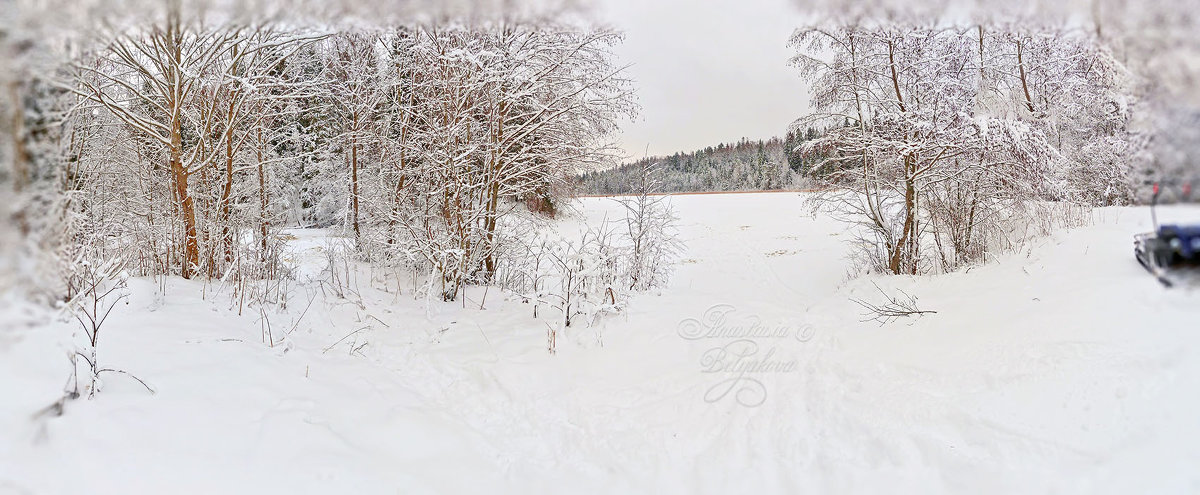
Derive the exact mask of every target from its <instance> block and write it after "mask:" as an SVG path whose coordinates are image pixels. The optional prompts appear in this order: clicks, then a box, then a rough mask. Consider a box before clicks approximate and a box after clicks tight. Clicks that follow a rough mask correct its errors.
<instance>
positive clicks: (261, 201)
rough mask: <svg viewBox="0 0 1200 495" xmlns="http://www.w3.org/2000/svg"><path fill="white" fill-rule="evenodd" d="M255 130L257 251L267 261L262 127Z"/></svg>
mask: <svg viewBox="0 0 1200 495" xmlns="http://www.w3.org/2000/svg"><path fill="white" fill-rule="evenodd" d="M257 132H258V136H257V141H258V146H257V147H256V150H255V151H256V152H257V156H256V157H257V159H258V229H259V238H260V240H259V242H261V243H262V245H261V246H260V249H261V250H260V252H259V258H260V259H261V260H262V261H263V262H266V261H267V230H268V228H267V227H268V226H269V225H270V224H269V222H268V221H267V207H268V206H269V204H268V203H267V174H266V170H265V166H264V164H263V138H262V127H259V128H258V131H257Z"/></svg>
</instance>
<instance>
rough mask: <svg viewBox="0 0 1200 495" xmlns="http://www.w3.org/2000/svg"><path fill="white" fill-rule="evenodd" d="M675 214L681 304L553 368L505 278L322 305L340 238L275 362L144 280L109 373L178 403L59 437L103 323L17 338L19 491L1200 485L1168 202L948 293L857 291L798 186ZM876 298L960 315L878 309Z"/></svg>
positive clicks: (107, 347) (1193, 371) (1029, 253)
mask: <svg viewBox="0 0 1200 495" xmlns="http://www.w3.org/2000/svg"><path fill="white" fill-rule="evenodd" d="M672 201H673V202H674V205H675V206H676V208H677V211H678V214H679V216H680V226H681V236H682V238H683V241H684V243H685V244H686V251H685V252H684V253H683V255H682V260H681V261H680V263H679V264H678V265H677V269H676V272H675V275H674V277H673V278H672V280H671V283H670V284H669V287H667V288H665V289H663V290H661V291H657V292H655V293H649V294H641V295H639V296H637V297H635V298H634V299H633V300H632V301H631V302H630V305H629V307H628V309H627V311H626V312H624V313H623V314H620V315H616V316H612V317H609V318H607V319H606V320H602V321H601V322H600V323H599V324H597V326H596V327H594V328H590V329H588V328H578V329H576V328H573V329H570V330H569V332H568V334H567V335H566V336H564V337H562V338H560V339H559V344H558V355H556V356H550V355H548V353H547V352H546V323H545V320H543V319H534V318H533V316H532V311H531V309H530V305H529V304H524V303H523V302H522V301H521V300H520V299H519V298H516V297H513V296H512V295H509V294H503V293H501V292H499V291H497V290H495V289H492V290H490V291H485V290H484V289H482V288H473V289H471V290H470V291H468V293H467V297H466V298H465V300H464V301H460V302H455V303H446V304H443V303H436V304H432V305H428V306H427V304H426V301H425V300H423V299H419V300H418V299H414V297H413V296H412V294H411V286H403V284H401V286H399V287H397V286H396V285H395V284H394V283H393V284H392V285H391V286H388V285H386V284H381V283H372V282H371V277H370V276H368V275H365V274H364V275H362V276H360V277H359V278H358V279H357V281H356V282H355V291H356V292H357V294H350V295H349V296H348V297H347V298H344V299H338V298H336V297H333V296H331V295H329V294H328V293H327V292H326V293H325V294H322V291H321V290H320V284H319V283H317V282H315V281H313V280H314V278H315V277H316V276H318V275H319V274H320V272H321V269H322V268H323V266H324V264H325V263H326V261H325V255H324V253H323V250H325V249H329V248H330V246H331V245H332V244H331V242H330V241H329V240H328V238H327V237H326V234H325V233H324V232H321V231H298V232H292V234H293V235H295V236H296V237H297V238H296V239H295V240H293V241H291V243H290V247H291V249H292V250H293V251H294V252H293V253H292V255H291V256H290V257H289V258H290V259H291V260H292V262H293V263H295V264H296V265H297V269H298V270H297V272H298V274H299V276H298V279H299V280H298V281H297V282H296V285H295V287H294V289H293V295H292V297H291V298H290V302H289V305H288V310H287V312H285V313H275V312H271V313H269V314H268V319H269V321H270V325H271V329H272V333H273V335H275V336H276V338H277V339H279V338H280V335H286V337H284V338H283V342H282V343H281V344H277V345H275V346H274V347H269V346H267V345H266V344H264V342H263V337H262V333H263V325H264V322H263V321H262V318H261V316H260V315H259V314H258V313H257V311H251V310H247V311H245V314H243V315H241V316H239V315H238V314H237V307H236V306H237V305H236V302H231V300H230V298H229V296H228V295H225V294H221V293H213V292H212V291H211V290H210V291H209V293H208V295H207V297H206V298H201V292H202V291H201V286H200V285H199V283H194V282H189V281H185V280H182V279H171V280H168V281H167V282H166V289H167V290H166V292H165V295H161V294H158V292H157V291H156V289H157V286H156V284H155V283H154V282H153V281H151V280H133V281H131V289H132V293H131V297H130V298H129V300H128V301H129V304H128V305H121V306H119V307H118V308H117V310H116V311H115V312H114V313H113V316H112V317H111V319H110V321H109V322H108V323H107V324H106V326H105V332H106V334H104V335H103V337H102V339H101V344H100V360H101V362H102V365H107V366H112V367H116V368H121V369H123V370H127V371H129V372H131V373H134V374H136V375H138V376H139V377H141V378H143V379H144V380H146V382H147V383H148V384H150V385H151V386H153V387H154V388H155V389H156V390H157V394H156V395H150V394H148V393H147V392H146V391H145V390H144V389H143V388H142V387H141V385H139V384H138V383H137V382H134V381H132V380H130V379H128V378H125V377H123V376H121V375H113V374H110V375H108V376H107V377H106V378H105V383H104V387H103V389H102V391H101V392H100V393H99V394H98V395H97V396H96V398H95V399H94V400H76V401H72V402H69V403H67V406H66V410H65V413H64V414H63V415H62V416H60V417H50V416H45V415H43V416H39V417H38V418H36V419H35V418H34V417H35V415H36V414H37V412H38V411H39V410H41V409H43V408H45V407H46V406H48V405H50V404H51V403H53V402H54V401H55V400H56V399H57V398H58V397H59V396H60V395H61V390H62V386H63V383H64V381H65V379H66V377H67V374H68V373H69V365H68V362H67V357H66V354H67V349H68V348H70V345H69V343H70V342H71V341H72V339H73V338H74V339H78V338H80V337H79V336H78V335H75V336H74V337H73V336H72V334H73V333H78V330H77V328H78V326H77V325H76V324H75V323H74V322H73V321H66V320H65V319H62V321H59V322H56V323H53V324H52V325H50V326H46V327H41V328H32V329H23V330H20V331H19V332H17V333H14V334H7V335H0V493H18V494H22V493H52V494H53V493H406V494H409V493H753V494H758V493H853V492H858V493H863V492H867V493H879V492H903V493H931V492H933V493H938V492H951V493H964V492H965V493H1048V492H1049V493H1187V492H1192V493H1194V492H1196V491H1200V470H1197V469H1196V466H1200V393H1198V391H1200V328H1198V325H1197V321H1198V320H1197V318H1198V317H1200V289H1186V288H1184V289H1177V290H1164V289H1163V288H1161V287H1160V286H1159V285H1158V283H1157V282H1156V281H1155V280H1154V279H1153V278H1152V277H1150V276H1148V275H1147V274H1146V273H1145V271H1143V269H1142V268H1141V267H1140V266H1139V265H1138V264H1137V263H1136V262H1135V261H1134V259H1133V255H1132V242H1131V237H1132V235H1133V234H1134V233H1136V232H1140V231H1145V230H1149V225H1150V217H1149V214H1148V210H1146V209H1144V208H1114V209H1103V210H1098V211H1097V212H1096V213H1095V221H1094V224H1093V225H1091V226H1088V227H1085V228H1081V229H1076V230H1073V231H1069V232H1064V233H1061V234H1059V235H1057V236H1055V237H1051V238H1045V239H1041V240H1038V241H1035V242H1034V243H1033V244H1032V245H1031V246H1030V247H1029V248H1027V249H1024V250H1022V251H1020V252H1018V253H1012V254H1008V255H1004V256H1001V257H1000V258H999V259H997V260H996V261H994V262H992V263H989V264H986V265H982V266H976V267H973V268H971V269H969V270H962V271H959V272H957V273H953V274H949V275H944V276H929V277H854V276H851V275H850V273H849V270H850V265H849V262H848V261H847V259H846V258H847V254H848V252H849V250H850V248H849V247H848V246H847V245H846V243H845V240H846V239H847V238H848V237H849V236H848V234H846V233H845V232H843V231H842V227H841V226H840V225H839V224H838V223H836V222H834V221H832V220H829V219H826V218H813V217H811V216H809V214H808V211H809V210H808V208H807V207H806V206H805V205H804V201H803V198H802V197H801V195H800V194H795V193H774V194H733V195H698V196H680V197H675V198H673V199H672ZM580 208H581V212H582V218H585V219H586V220H587V221H590V222H595V221H598V220H599V219H601V218H604V217H605V216H606V215H607V216H608V217H609V218H612V217H614V216H615V215H617V213H618V211H619V210H620V207H619V206H618V205H617V204H616V203H614V202H613V201H611V200H607V199H603V198H587V199H584V200H582V203H581V206H580ZM1160 218H1163V219H1171V218H1178V219H1185V218H1191V219H1197V218H1200V208H1195V207H1191V208H1163V209H1161V211H1160ZM579 221H580V220H579V219H574V220H567V221H565V222H564V224H563V226H562V228H563V229H567V230H569V229H571V228H573V227H574V226H576V225H577V224H578V223H579ZM874 284H878V285H879V287H880V288H882V289H883V290H885V291H887V292H888V293H895V291H896V290H903V291H904V292H906V293H908V294H911V295H913V296H915V297H917V298H918V301H919V303H918V304H919V306H920V308H921V309H925V310H931V311H936V313H931V314H927V315H925V316H923V317H920V318H914V319H903V320H899V321H896V322H894V323H891V324H888V325H882V326H881V325H880V324H878V323H876V322H871V321H867V322H863V321H860V320H862V319H863V316H862V312H863V311H862V308H860V307H859V306H858V305H857V304H855V303H854V302H853V301H852V300H851V299H863V300H866V301H875V302H878V301H879V299H880V298H881V296H880V293H879V291H878V290H877V289H876V288H875V285H874ZM210 289H211V288H210ZM310 300H312V301H313V302H312V303H311V305H310V304H309V302H308V301H310ZM481 308H482V309H481ZM0 317H3V316H0ZM735 356H740V360H739V359H735Z"/></svg>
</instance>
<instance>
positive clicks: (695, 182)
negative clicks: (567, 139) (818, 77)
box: [578, 128, 823, 194]
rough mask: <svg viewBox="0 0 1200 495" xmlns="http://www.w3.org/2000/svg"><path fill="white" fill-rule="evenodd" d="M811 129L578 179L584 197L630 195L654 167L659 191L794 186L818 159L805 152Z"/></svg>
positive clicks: (639, 162)
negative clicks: (647, 167) (648, 169)
mask: <svg viewBox="0 0 1200 495" xmlns="http://www.w3.org/2000/svg"><path fill="white" fill-rule="evenodd" d="M819 135H820V133H819V132H818V131H817V130H816V129H814V128H807V129H805V130H803V131H799V130H797V131H789V132H788V133H787V136H786V137H785V138H784V139H780V138H778V137H773V138H770V139H766V140H749V139H742V140H740V141H738V142H736V143H729V144H725V143H722V144H718V145H716V146H709V147H706V148H704V149H701V150H696V151H692V152H690V153H675V154H673V155H669V156H665V157H663V156H655V157H649V158H643V159H641V160H637V161H635V162H631V163H626V164H623V165H621V166H619V167H615V168H611V169H608V170H600V171H594V172H586V173H584V174H582V175H580V176H579V178H578V180H579V190H580V191H581V192H583V193H585V194H629V193H632V192H635V189H636V186H637V184H638V179H639V177H640V174H641V173H642V169H643V168H645V167H646V166H647V165H653V168H654V173H655V175H656V177H657V178H658V181H659V187H660V189H661V190H662V191H663V192H700V191H757V190H771V189H787V188H791V187H795V186H797V185H798V184H799V183H800V182H801V180H802V178H803V177H804V176H805V175H806V174H808V173H810V172H809V171H810V169H812V165H813V164H815V163H817V162H818V161H821V160H823V156H822V155H821V151H819V150H816V151H814V150H804V149H803V148H802V146H801V145H802V144H803V143H804V142H805V141H808V140H812V139H816V138H817V137H818V136H819Z"/></svg>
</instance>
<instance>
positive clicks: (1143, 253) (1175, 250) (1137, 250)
mask: <svg viewBox="0 0 1200 495" xmlns="http://www.w3.org/2000/svg"><path fill="white" fill-rule="evenodd" d="M1190 189H1191V187H1190V184H1189V185H1184V187H1183V196H1184V197H1187V196H1189V195H1190V193H1191V190H1190ZM1159 193H1160V190H1159V187H1158V184H1155V185H1154V195H1153V196H1152V197H1151V199H1150V217H1151V219H1152V220H1153V222H1154V232H1147V233H1144V234H1138V235H1136V236H1134V237H1133V254H1134V256H1136V257H1137V260H1138V262H1139V263H1141V264H1142V266H1143V267H1145V268H1146V270H1147V271H1149V272H1150V274H1151V275H1154V277H1155V278H1157V279H1158V281H1159V282H1160V283H1162V284H1163V285H1164V286H1166V287H1172V286H1174V285H1175V284H1176V283H1177V282H1178V281H1179V280H1178V278H1179V275H1180V273H1181V270H1183V269H1184V268H1187V267H1192V268H1196V267H1200V224H1190V225H1187V224H1166V225H1159V224H1158V216H1157V215H1156V214H1155V211H1154V208H1155V206H1157V204H1158V195H1159Z"/></svg>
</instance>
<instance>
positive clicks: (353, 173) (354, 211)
mask: <svg viewBox="0 0 1200 495" xmlns="http://www.w3.org/2000/svg"><path fill="white" fill-rule="evenodd" d="M353 124H354V127H353V129H354V130H353V131H352V133H351V134H350V204H351V206H350V209H351V223H352V224H353V226H354V242H355V243H356V244H357V245H358V247H359V248H360V249H361V248H362V233H361V232H360V231H359V228H358V115H355V116H354V120H353Z"/></svg>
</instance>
